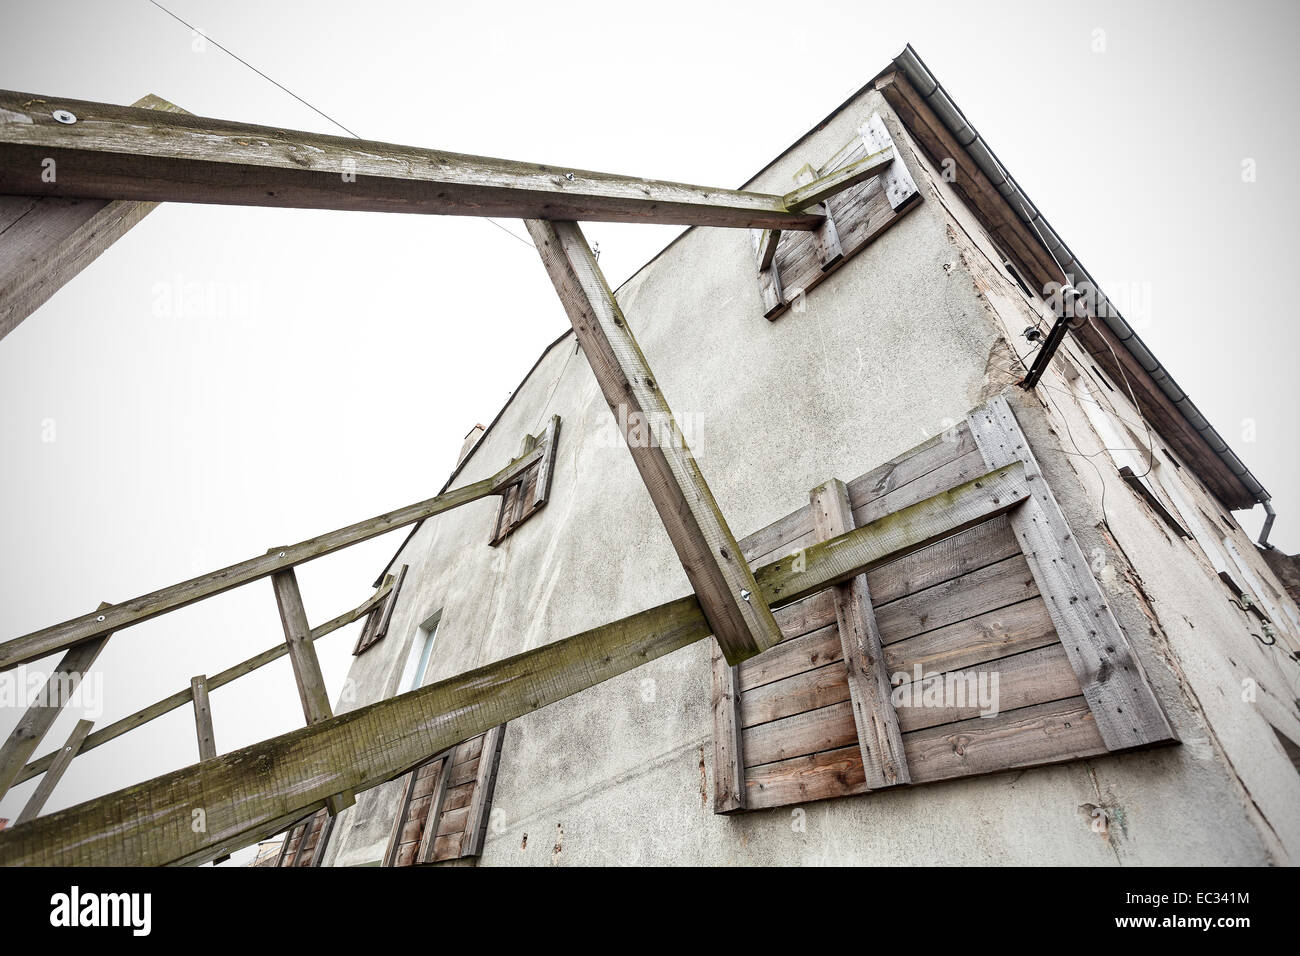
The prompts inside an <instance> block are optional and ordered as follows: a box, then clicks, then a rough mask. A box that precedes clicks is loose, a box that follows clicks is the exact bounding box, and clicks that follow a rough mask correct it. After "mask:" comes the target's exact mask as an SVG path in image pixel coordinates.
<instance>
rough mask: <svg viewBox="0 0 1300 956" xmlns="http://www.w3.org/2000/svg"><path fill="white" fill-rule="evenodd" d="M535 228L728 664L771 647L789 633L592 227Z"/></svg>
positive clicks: (531, 225) (535, 224)
mask: <svg viewBox="0 0 1300 956" xmlns="http://www.w3.org/2000/svg"><path fill="white" fill-rule="evenodd" d="M527 226H528V232H529V234H530V235H531V236H532V238H533V242H534V243H535V244H536V246H537V250H538V252H539V253H540V254H541V257H542V262H543V264H544V265H545V266H546V271H547V273H548V274H549V275H550V277H551V281H552V283H553V284H554V286H555V290H556V292H557V293H559V296H560V301H561V302H562V303H563V304H564V309H565V312H566V313H567V314H568V316H569V321H570V322H572V324H573V328H574V331H575V332H576V333H577V337H578V342H579V343H580V344H581V346H582V351H583V354H584V355H586V357H587V361H588V363H589V364H590V365H591V369H592V372H594V373H595V376H596V381H597V382H598V383H599V384H600V389H601V392H602V393H603V394H604V396H605V401H606V403H607V404H608V405H609V408H610V411H611V412H613V414H614V418H615V420H616V421H617V422H618V423H619V429H620V431H622V432H623V437H624V439H625V440H626V441H627V445H628V450H629V451H630V452H631V454H632V460H633V462H634V463H635V464H636V467H637V470H638V471H639V472H640V473H641V478H642V480H643V481H644V482H645V486H646V489H647V490H648V491H649V493H650V500H651V501H652V502H653V503H654V506H655V510H656V511H658V513H659V518H660V520H661V521H662V522H663V525H664V528H665V529H666V530H667V532H668V537H669V540H671V541H672V544H673V548H674V549H675V550H676V552H677V557H678V559H679V560H680V561H681V563H682V567H683V568H684V569H685V571H686V577H687V578H688V579H689V580H690V582H691V587H692V588H693V589H694V590H695V594H696V596H697V597H699V599H700V605H701V607H703V608H704V614H705V616H706V617H707V618H708V619H709V623H710V626H711V627H712V629H713V634H714V637H716V638H717V641H718V644H719V645H720V646H721V648H722V652H723V654H724V655H725V656H726V658H727V662H728V663H730V664H738V663H740V662H741V661H742V660H744V659H745V658H747V657H752V656H754V655H755V654H758V653H759V652H761V651H764V650H766V649H767V648H769V647H771V646H772V645H773V644H775V643H776V642H777V641H778V640H780V637H781V635H780V630H779V628H778V627H777V624H776V621H775V620H774V619H773V617H772V612H771V610H770V609H769V608H768V606H767V603H766V602H765V601H764V600H763V598H762V595H761V593H760V592H759V589H758V586H757V584H755V582H754V575H753V572H752V571H751V570H750V568H749V565H748V564H747V563H746V561H745V559H744V557H743V556H742V555H741V552H740V546H739V545H738V544H737V543H736V539H735V537H734V536H733V535H732V533H731V529H730V528H729V527H728V526H727V521H726V519H725V518H724V517H723V515H722V512H721V511H720V510H719V508H718V504H717V502H716V501H714V499H713V494H712V492H711V491H710V490H709V485H708V482H706V481H705V480H704V474H703V473H702V472H701V471H700V467H699V465H698V463H697V462H696V460H695V456H694V455H692V454H691V451H690V449H689V448H688V447H687V445H686V440H685V438H684V437H683V436H682V434H681V431H680V429H679V428H678V427H677V425H676V420H675V419H674V418H673V413H672V409H670V408H669V407H668V402H667V400H666V399H665V398H664V395H663V392H662V391H661V390H660V388H659V385H658V383H657V382H656V381H655V380H654V376H653V373H652V371H651V369H650V364H649V362H647V361H646V357H645V355H644V353H642V351H641V348H640V346H639V345H638V344H637V341H636V338H635V337H634V336H633V335H632V330H631V329H630V328H629V327H628V323H627V319H626V318H625V317H624V315H623V311H622V309H621V308H619V305H618V303H617V302H616V301H615V299H614V295H613V293H612V292H610V289H609V285H608V284H607V283H606V281H605V277H604V275H603V274H602V273H601V271H600V266H599V265H597V263H596V258H595V256H594V255H593V254H592V252H591V249H590V247H589V246H588V245H587V240H586V239H585V238H584V237H583V235H582V230H581V229H579V228H578V225H577V224H576V223H572V222H544V221H541V220H536V219H530V220H528V222H527ZM638 422H640V423H642V424H641V427H638V425H637V423H638ZM647 425H648V426H649V429H647V428H646V427H645V426H647ZM647 430H657V431H658V435H657V437H655V438H653V439H651V438H650V436H648V435H647V436H646V439H649V440H642V438H641V433H642V432H643V431H647Z"/></svg>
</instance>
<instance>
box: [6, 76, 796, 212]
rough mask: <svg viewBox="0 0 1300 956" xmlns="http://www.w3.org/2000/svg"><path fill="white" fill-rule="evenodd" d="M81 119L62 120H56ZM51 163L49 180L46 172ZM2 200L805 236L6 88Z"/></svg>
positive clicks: (304, 138)
mask: <svg viewBox="0 0 1300 956" xmlns="http://www.w3.org/2000/svg"><path fill="white" fill-rule="evenodd" d="M60 110H61V111H64V112H65V113H68V114H71V115H73V116H75V117H76V121H75V122H72V123H60V122H59V121H57V120H56V119H55V118H54V116H53V114H54V113H55V112H56V111H60ZM47 158H52V159H54V160H55V162H56V163H57V164H58V169H59V175H58V178H57V180H56V181H55V182H44V181H43V180H42V178H41V170H42V166H41V163H42V161H43V160H45V159H47ZM0 193H13V194H18V195H37V196H76V197H90V198H95V199H135V200H147V201H152V202H163V201H170V202H193V203H223V204H234V205H244V206H282V207H291V208H302V209H348V210H363V211H366V212H406V213H425V214H432V215H451V216H503V217H507V218H515V219H521V218H527V219H572V220H591V221H599V222H654V223H666V224H669V225H679V226H734V227H743V228H774V229H811V228H814V227H815V226H817V225H818V224H819V223H820V222H821V217H820V216H816V215H812V214H809V213H804V212H797V213H792V212H789V211H787V210H786V208H785V204H784V202H783V201H782V198H781V197H780V196H776V195H769V194H766V193H753V192H745V191H741V190H735V189H713V188H710V187H706V186H692V185H688V184H685V183H674V182H663V181H660V180H654V179H641V178H638V177H635V176H619V175H614V174H611V173H599V172H592V171H590V170H585V169H571V168H568V167H564V166H549V165H543V164H540V163H524V162H516V161H514V160H507V159H493V158H490V157H486V156H467V155H463V154H460V153H449V152H445V151H443V150H434V149H421V148H419V147H414V146H398V145H394V144H392V143H379V142H373V141H370V140H356V139H349V138H347V137H343V136H328V135H323V134H320V133H306V132H301V131H296V130H283V129H277V128H275V127H271V126H254V125H251V124H248V123H234V122H230V121H227V120H218V119H209V118H206V117H201V116H190V115H178V116H173V115H158V114H157V113H155V112H154V111H152V110H143V109H136V108H133V107H129V106H112V105H110V104H107V103H94V102H88V101H85V100H71V99H63V98H60V97H53V96H35V95H33V94H30V93H17V92H11V91H0Z"/></svg>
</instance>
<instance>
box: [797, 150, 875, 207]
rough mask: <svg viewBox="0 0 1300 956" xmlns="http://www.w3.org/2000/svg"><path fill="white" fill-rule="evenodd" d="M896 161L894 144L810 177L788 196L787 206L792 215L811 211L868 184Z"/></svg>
mask: <svg viewBox="0 0 1300 956" xmlns="http://www.w3.org/2000/svg"><path fill="white" fill-rule="evenodd" d="M894 158H895V156H894V147H893V145H892V144H891V145H888V146H885V147H883V148H882V149H879V150H877V151H875V152H873V153H870V154H868V155H866V156H864V157H862V158H861V159H855V160H854V161H853V162H851V163H848V164H847V165H844V166H841V167H840V168H839V169H836V170H833V171H831V172H829V173H827V174H826V175H824V176H819V177H814V178H810V179H808V180H807V181H806V182H802V183H800V184H799V187H798V188H797V189H795V190H793V191H792V192H788V193H786V194H785V197H784V198H785V206H786V208H787V209H789V210H791V211H792V212H801V211H803V210H805V209H811V208H812V207H813V206H816V205H817V204H818V203H820V202H822V201H824V200H826V199H828V198H830V197H831V196H834V195H835V194H836V193H838V192H843V191H844V190H846V189H848V188H849V187H850V186H856V185H857V184H858V183H861V182H865V181H866V180H868V179H870V178H871V177H872V176H879V175H880V174H881V172H883V171H884V170H885V169H886V168H887V167H889V166H890V165H891V164H892V163H893V162H894Z"/></svg>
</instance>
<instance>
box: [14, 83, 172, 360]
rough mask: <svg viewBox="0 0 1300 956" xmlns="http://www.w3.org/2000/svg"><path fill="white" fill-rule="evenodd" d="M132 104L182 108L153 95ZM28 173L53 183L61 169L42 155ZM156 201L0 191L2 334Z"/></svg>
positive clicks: (136, 105) (96, 254)
mask: <svg viewBox="0 0 1300 956" xmlns="http://www.w3.org/2000/svg"><path fill="white" fill-rule="evenodd" d="M132 106H133V107H135V108H138V109H147V110H163V111H165V112H171V113H184V112H185V111H184V110H183V109H181V108H180V107H179V106H175V105H173V104H171V103H168V102H167V101H166V100H164V99H161V98H160V97H157V96H154V95H152V94H150V95H149V96H145V97H143V98H142V99H139V100H136V101H135V103H134V104H132ZM32 172H35V174H36V176H37V178H38V179H40V180H41V181H42V182H44V179H45V178H46V177H47V176H50V177H53V179H54V181H55V182H57V180H58V176H59V173H60V170H59V168H58V164H57V162H56V160H55V159H54V157H52V156H45V157H41V159H40V164H39V165H38V166H37V167H36V169H35V170H33V171H32ZM64 172H66V170H65V171H64ZM156 205H157V203H152V202H133V201H129V200H105V199H81V198H62V197H55V196H50V195H25V196H0V233H3V235H4V241H3V242H0V339H3V338H4V337H5V336H6V335H8V334H9V333H10V332H12V331H13V330H14V329H15V328H17V327H18V324H19V323H20V322H22V321H23V319H25V318H27V316H29V315H31V314H32V313H33V312H34V311H36V309H37V308H38V307H39V306H40V305H41V304H42V303H43V302H45V300H46V299H48V298H49V297H50V296H52V295H53V294H54V293H55V292H57V291H58V290H59V289H60V288H62V287H63V286H64V285H66V284H67V283H68V282H69V281H71V280H72V279H73V278H75V277H76V275H77V274H78V273H79V272H81V270H82V269H84V268H86V266H88V265H90V263H92V262H94V261H95V260H96V259H97V258H98V257H99V256H100V254H101V253H103V252H104V250H106V249H107V248H108V247H109V246H111V245H112V244H113V243H114V242H116V241H117V240H118V239H120V238H122V236H123V235H125V234H126V232H127V231H128V230H129V229H131V228H132V227H133V226H134V225H135V224H136V223H138V222H140V220H142V219H143V218H144V217H145V216H147V215H148V214H149V213H150V212H152V211H153V209H154V207H155V206H156Z"/></svg>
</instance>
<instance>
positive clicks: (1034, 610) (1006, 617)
mask: <svg viewBox="0 0 1300 956" xmlns="http://www.w3.org/2000/svg"><path fill="white" fill-rule="evenodd" d="M1056 640H1057V637H1056V628H1055V627H1053V626H1052V618H1051V616H1050V615H1049V614H1048V613H1047V605H1045V604H1044V603H1043V599H1042V598H1041V597H1034V598H1030V599H1029V600H1028V601H1021V602H1020V603H1019V604H1012V605H1010V606H1009V607H1003V608H999V609H997V610H995V611H989V612H988V613H985V614H980V615H977V616H976V617H971V618H967V619H966V620H964V621H958V622H956V623H955V624H949V625H947V626H946V627H940V628H936V629H935V630H933V631H926V632H925V633H924V634H918V635H917V636H916V637H909V638H907V639H906V640H903V641H898V642H897V643H894V644H887V645H885V664H886V665H887V666H888V668H889V673H890V675H891V677H892V675H894V674H897V673H899V672H904V673H911V671H912V669H913V668H914V667H915V666H916V665H917V664H920V665H921V667H922V668H924V669H925V670H926V671H927V672H928V671H938V672H939V673H943V672H945V671H955V670H960V669H961V668H964V667H970V666H972V665H975V664H980V663H983V662H984V661H990V660H995V659H997V658H999V657H1008V656H1010V655H1012V654H1018V653H1020V652H1022V651H1031V650H1034V649H1035V648H1038V647H1045V646H1047V645H1048V644H1052V643H1055V642H1056ZM764 656H766V655H764ZM891 683H892V681H891Z"/></svg>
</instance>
